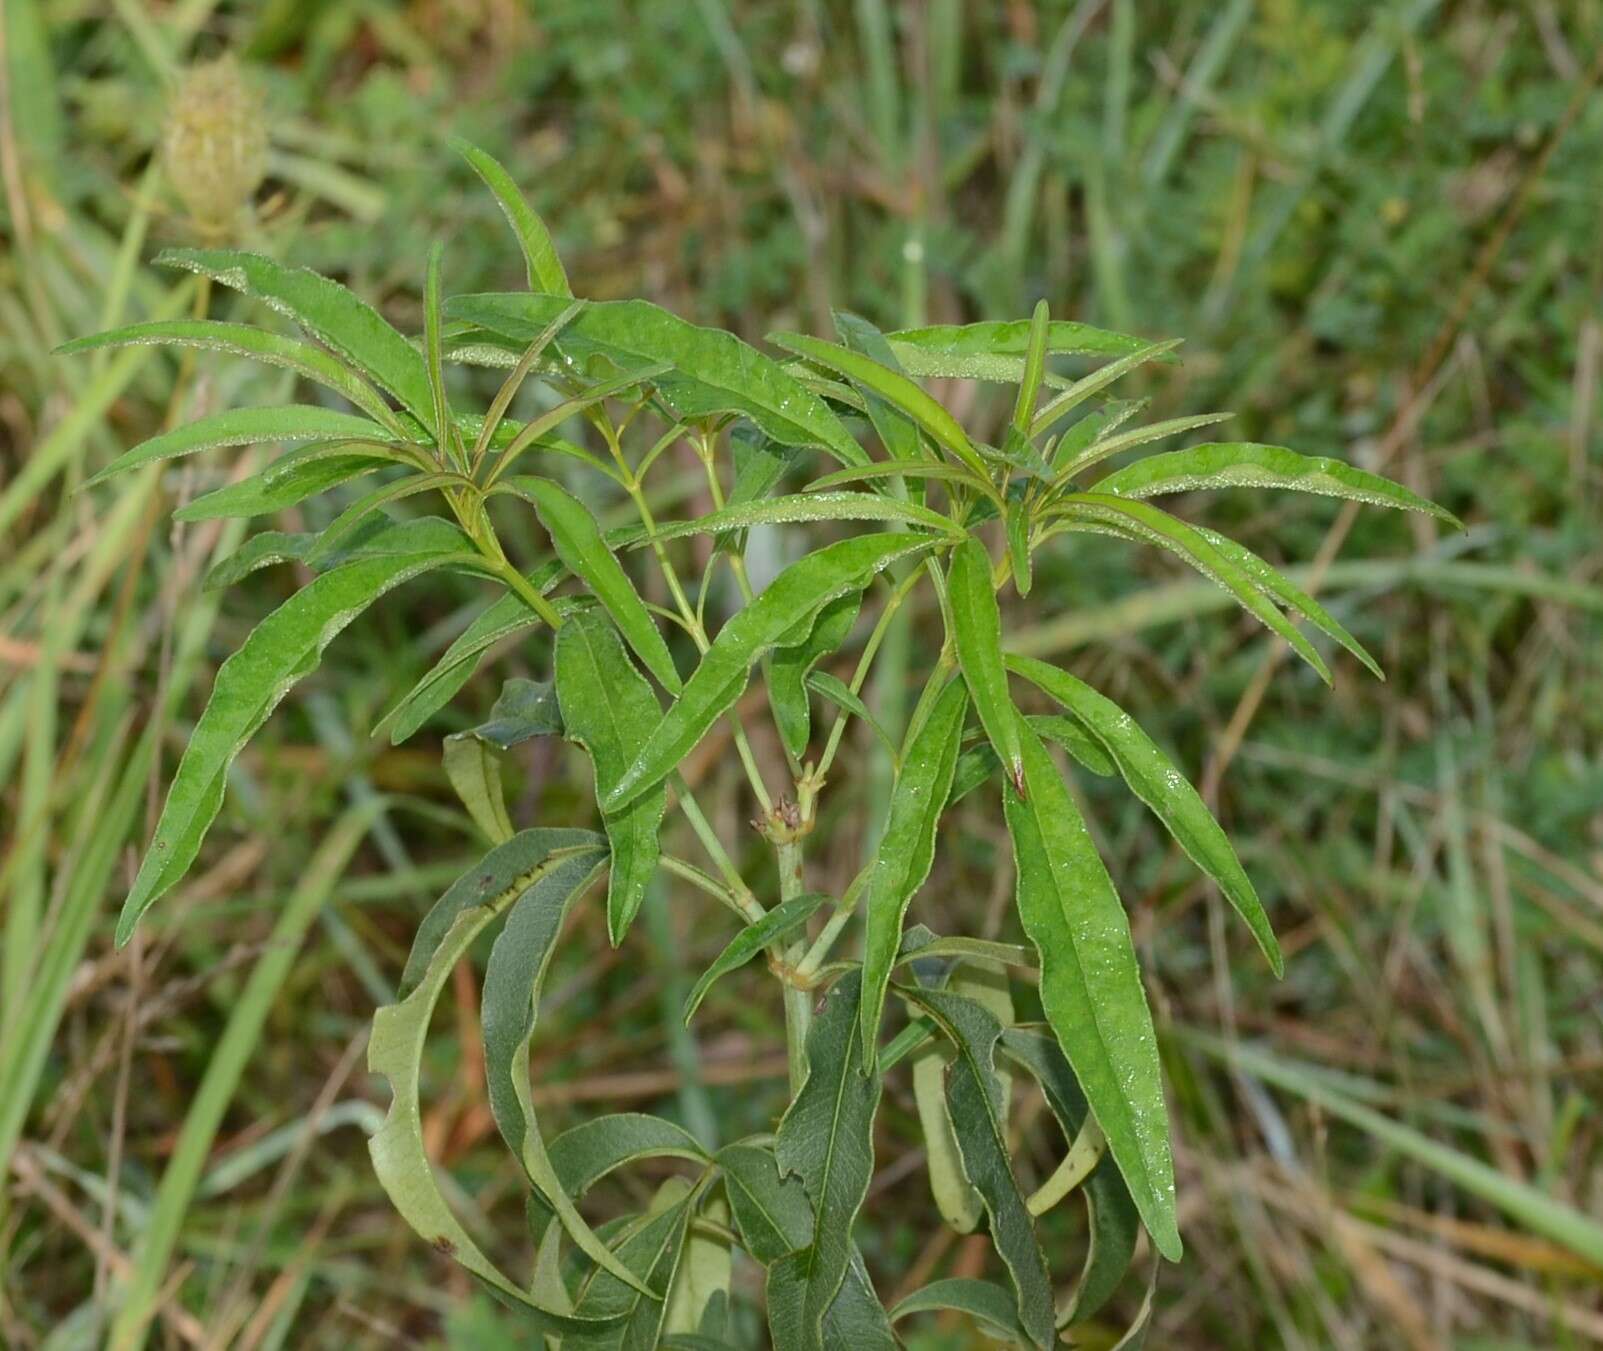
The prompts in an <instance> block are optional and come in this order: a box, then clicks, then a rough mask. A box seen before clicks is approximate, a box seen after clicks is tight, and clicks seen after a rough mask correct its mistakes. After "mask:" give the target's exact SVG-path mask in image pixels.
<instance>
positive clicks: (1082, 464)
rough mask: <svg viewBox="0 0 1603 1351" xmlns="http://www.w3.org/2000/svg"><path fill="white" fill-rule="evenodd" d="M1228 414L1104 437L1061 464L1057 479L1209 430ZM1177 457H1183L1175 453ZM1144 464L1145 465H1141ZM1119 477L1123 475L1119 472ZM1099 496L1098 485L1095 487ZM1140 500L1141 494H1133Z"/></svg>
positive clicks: (1151, 425) (1173, 421)
mask: <svg viewBox="0 0 1603 1351" xmlns="http://www.w3.org/2000/svg"><path fill="white" fill-rule="evenodd" d="M1230 416H1231V414H1229V413H1196V414H1193V415H1192V416H1190V417H1177V418H1168V419H1166V420H1165V421H1163V422H1150V423H1148V424H1147V425H1146V426H1145V427H1133V428H1131V429H1130V430H1129V431H1127V432H1122V433H1120V434H1119V435H1118V436H1104V437H1102V438H1101V439H1100V440H1098V441H1097V442H1096V444H1094V445H1092V446H1088V447H1087V448H1086V449H1085V450H1083V451H1081V452H1080V453H1079V454H1078V455H1077V456H1075V457H1074V458H1073V459H1072V460H1069V461H1068V462H1067V463H1065V464H1064V466H1063V468H1062V469H1061V470H1060V471H1059V479H1060V481H1061V480H1062V479H1067V478H1072V477H1073V476H1074V475H1075V474H1078V473H1080V472H1081V471H1082V470H1084V469H1089V468H1090V467H1091V466H1092V465H1093V464H1100V463H1101V462H1102V461H1103V460H1105V459H1107V458H1108V457H1109V456H1110V455H1118V454H1119V453H1120V452H1122V451H1126V450H1132V449H1134V448H1135V447H1136V446H1144V445H1147V444H1148V443H1149V442H1152V441H1161V440H1162V439H1163V438H1164V437H1166V436H1179V435H1180V434H1181V433H1183V432H1190V431H1195V430H1196V429H1197V428H1198V427H1211V426H1213V425H1214V424H1215V423H1216V422H1223V421H1225V419H1227V418H1229V417H1230ZM1175 453H1176V454H1184V452H1183V451H1177V452H1175ZM1150 458H1151V459H1161V458H1162V457H1161V456H1152V457H1150ZM1143 463H1145V461H1143ZM1119 472H1120V473H1122V472H1123V471H1122V470H1120V471H1119ZM1097 491H1098V492H1101V491H1102V487H1101V484H1098V485H1097ZM1132 495H1133V496H1140V494H1132Z"/></svg>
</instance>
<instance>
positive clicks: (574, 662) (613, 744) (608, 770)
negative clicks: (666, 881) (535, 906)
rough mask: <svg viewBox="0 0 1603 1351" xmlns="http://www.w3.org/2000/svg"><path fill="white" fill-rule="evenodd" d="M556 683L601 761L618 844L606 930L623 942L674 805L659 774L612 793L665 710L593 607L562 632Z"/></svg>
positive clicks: (566, 718) (576, 732)
mask: <svg viewBox="0 0 1603 1351" xmlns="http://www.w3.org/2000/svg"><path fill="white" fill-rule="evenodd" d="M556 684H557V702H558V704H559V705H560V706H561V708H562V722H563V726H564V727H565V728H566V729H567V735H568V736H569V737H570V738H572V739H573V740H574V741H577V742H579V743H580V744H581V745H582V746H584V748H585V749H586V750H587V751H589V752H590V759H591V761H592V762H593V763H594V765H595V774H596V794H597V796H598V797H600V798H601V799H602V821H603V823H604V824H605V825H606V828H607V838H608V840H610V841H611V844H612V866H611V873H610V876H609V879H608V883H607V931H608V933H609V934H610V935H611V937H612V941H613V943H614V944H617V943H621V942H622V941H623V936H624V934H625V933H627V932H628V929H629V925H630V924H631V923H633V921H634V917H635V915H636V914H638V913H639V910H640V904H641V902H642V901H643V900H645V896H646V887H647V886H648V885H650V882H651V878H652V875H653V874H654V873H655V872H656V870H657V859H658V856H659V846H658V842H657V832H658V830H659V829H660V828H661V826H662V817H663V813H664V812H665V811H666V810H667V808H668V789H667V785H666V784H665V783H664V782H663V781H662V780H661V779H659V780H658V781H657V782H656V783H655V784H653V785H651V787H650V788H649V790H645V791H642V792H641V793H639V794H637V795H635V796H634V797H632V798H630V799H629V800H628V801H627V802H625V803H623V804H622V805H621V806H618V807H611V806H608V805H607V803H606V795H607V793H608V791H609V790H610V789H611V788H612V787H613V785H615V784H616V783H617V782H618V780H619V777H620V776H621V775H622V774H623V773H624V771H625V770H626V768H627V767H628V766H629V765H630V764H631V763H632V762H633V761H634V760H635V758H636V757H637V756H638V755H639V754H640V752H641V748H642V747H643V746H645V745H646V743H647V738H648V737H649V736H650V734H651V732H652V729H653V728H656V727H658V726H659V725H660V723H661V720H662V709H661V707H660V706H659V705H658V703H657V696H656V695H654V694H653V693H652V692H651V686H650V685H648V684H647V683H646V680H645V678H644V677H643V676H642V675H641V674H640V672H639V671H637V670H636V669H635V668H634V665H633V663H631V662H630V660H629V657H628V654H627V653H626V652H625V651H624V649H623V644H622V643H621V642H619V641H618V634H617V631H616V630H615V629H614V628H613V627H612V625H611V623H610V622H609V621H608V620H607V619H606V618H605V617H604V616H602V615H601V614H599V613H596V612H594V611H590V612H585V611H581V612H579V613H578V614H575V615H574V616H572V618H570V619H569V620H568V621H567V622H566V623H565V624H563V626H562V627H561V628H560V629H559V630H558V631H557V642H556Z"/></svg>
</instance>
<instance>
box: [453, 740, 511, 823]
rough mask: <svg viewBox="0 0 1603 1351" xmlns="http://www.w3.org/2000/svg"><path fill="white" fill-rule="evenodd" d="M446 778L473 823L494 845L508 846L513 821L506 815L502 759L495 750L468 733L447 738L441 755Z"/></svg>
mask: <svg viewBox="0 0 1603 1351" xmlns="http://www.w3.org/2000/svg"><path fill="white" fill-rule="evenodd" d="M441 760H442V762H443V763H444V766H445V777H446V778H447V779H449V780H450V781H451V787H452V788H454V789H456V795H457V796H458V797H459V798H461V799H462V805H463V806H464V807H466V808H467V810H468V815H469V816H471V817H472V818H473V824H474V825H476V826H478V828H479V829H480V830H481V831H483V832H484V834H485V835H486V837H488V839H489V840H490V842H491V843H492V844H505V843H506V841H508V840H510V839H511V838H512V820H511V818H510V817H509V816H508V815H507V804H506V795H505V793H504V791H503V790H502V787H501V757H500V756H499V755H498V754H497V753H496V751H495V749H494V748H493V747H491V746H488V745H486V744H485V743H484V742H482V741H480V740H478V738H476V737H474V736H473V735H472V734H471V733H469V732H458V733H456V734H455V735H454V736H448V737H446V738H445V748H444V751H443V752H442V755H441Z"/></svg>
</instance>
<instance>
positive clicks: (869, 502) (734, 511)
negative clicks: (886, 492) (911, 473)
mask: <svg viewBox="0 0 1603 1351" xmlns="http://www.w3.org/2000/svg"><path fill="white" fill-rule="evenodd" d="M793 521H901V522H904V523H905V524H907V525H916V526H922V527H923V528H924V529H925V530H932V531H935V532H936V533H938V534H941V535H946V536H952V535H954V534H955V533H956V528H955V527H954V526H953V525H952V522H951V521H949V520H948V519H947V518H946V517H945V516H942V515H941V514H940V513H939V512H937V511H931V510H930V509H929V508H928V507H921V506H919V505H918V504H917V503H916V502H902V501H898V500H897V499H896V498H894V497H882V496H880V495H879V494H878V493H795V494H792V495H789V496H786V497H769V498H765V499H763V500H761V501H758V502H746V503H742V504H741V505H739V506H729V507H725V508H724V509H723V510H722V511H714V512H711V513H709V514H708V515H706V516H700V517H697V518H696V519H695V520H690V521H674V522H672V523H664V524H662V525H659V526H658V527H657V529H656V530H654V531H653V532H652V533H651V534H650V535H649V536H647V537H646V538H645V539H642V540H641V541H640V543H641V544H649V543H652V542H654V541H657V540H665V539H678V538H679V537H680V536H682V535H715V534H717V533H719V532H720V531H723V530H744V529H747V528H748V527H750V526H754V525H778V524H783V523H788V522H793Z"/></svg>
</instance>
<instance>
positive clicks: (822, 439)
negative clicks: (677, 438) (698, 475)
mask: <svg viewBox="0 0 1603 1351" xmlns="http://www.w3.org/2000/svg"><path fill="white" fill-rule="evenodd" d="M567 303H568V302H567V301H565V300H564V299H563V298H562V297H560V296H533V295H476V296H458V297H455V298H454V299H452V300H451V301H450V302H449V303H448V304H447V306H446V312H447V313H448V314H450V315H452V316H454V317H456V318H461V319H466V320H467V321H468V322H470V323H473V324H477V325H479V326H480V327H482V328H485V329H488V330H489V331H490V332H492V333H496V334H499V335H501V336H502V337H504V338H507V339H509V340H510V341H512V342H514V343H516V344H518V345H519V346H520V347H521V346H523V345H525V344H527V343H528V342H530V341H531V340H532V339H533V338H534V337H535V335H536V334H537V333H539V332H540V330H541V329H543V328H544V327H545V326H546V324H548V323H549V322H550V321H551V320H552V318H554V317H555V316H556V315H557V314H558V313H560V312H561V311H562V310H563V309H564V308H565V307H566V305H567ZM556 345H557V347H558V348H559V349H560V350H561V351H562V353H563V354H564V355H566V356H568V357H570V358H572V359H574V360H577V361H585V360H587V359H588V358H590V357H592V356H600V357H604V358H605V359H606V360H608V361H611V362H613V363H614V364H615V365H618V366H621V367H623V368H625V369H632V368H635V367H638V366H642V365H646V364H650V363H655V362H659V361H671V362H672V363H673V367H674V369H673V370H672V371H669V372H667V373H665V374H663V375H659V376H658V377H657V378H656V381H655V383H656V385H657V389H658V392H659V393H660V394H661V395H662V397H663V398H664V399H665V400H666V401H667V403H668V404H669V405H670V406H671V407H672V408H673V409H674V411H675V412H676V413H677V415H678V416H679V417H680V418H681V419H682V420H684V421H687V422H688V421H694V420H696V419H700V418H706V417H711V416H713V415H716V414H721V413H736V414H739V415H741V416H743V417H748V418H750V419H751V420H752V421H753V422H754V423H756V424H757V426H758V427H759V428H761V429H762V430H763V431H764V432H766V433H767V434H768V435H769V436H771V437H773V439H774V440H776V441H778V442H780V443H781V444H783V445H787V446H821V447H822V448H823V449H825V450H827V451H829V452H830V454H832V455H833V456H834V457H835V458H836V459H838V460H839V461H840V462H841V463H842V464H863V463H866V461H867V459H868V457H867V455H865V454H864V453H863V449H862V447H861V446H859V445H858V444H857V442H856V441H854V440H853V439H852V437H851V434H850V433H849V432H848V431H847V430H846V428H845V427H844V426H843V425H842V424H841V421H840V419H839V418H837V417H836V416H835V415H834V414H833V413H832V412H830V410H829V408H828V406H827V405H825V403H824V402H823V400H822V399H820V398H819V397H818V396H817V395H816V394H813V393H812V392H810V391H809V390H808V389H806V388H805V387H804V386H803V385H802V384H801V383H800V382H799V381H797V380H796V379H795V378H794V377H792V376H790V375H787V374H786V373H785V372H784V371H783V370H781V369H780V367H779V365H778V363H776V362H774V361H772V360H770V359H769V358H768V357H766V356H764V355H763V354H762V353H761V352H759V351H757V350H756V349H755V348H753V347H749V346H747V345H746V344H745V343H743V342H741V341H740V339H739V338H737V337H735V336H734V335H733V334H732V333H725V332H722V331H721V330H718V329H711V328H698V327H697V326H696V325H694V324H690V323H687V322H685V320H683V319H680V318H679V317H678V316H677V315H673V314H670V313H668V311H666V310H664V309H660V308H659V307H657V306H656V305H652V304H650V303H648V302H647V301H644V300H609V301H591V302H587V303H586V305H585V307H584V309H583V310H581V311H580V313H579V314H578V315H577V316H576V317H575V318H574V319H573V321H572V322H571V323H569V324H568V326H567V327H566V328H564V329H563V330H562V333H561V335H560V336H559V337H558V338H557V340H556Z"/></svg>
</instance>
